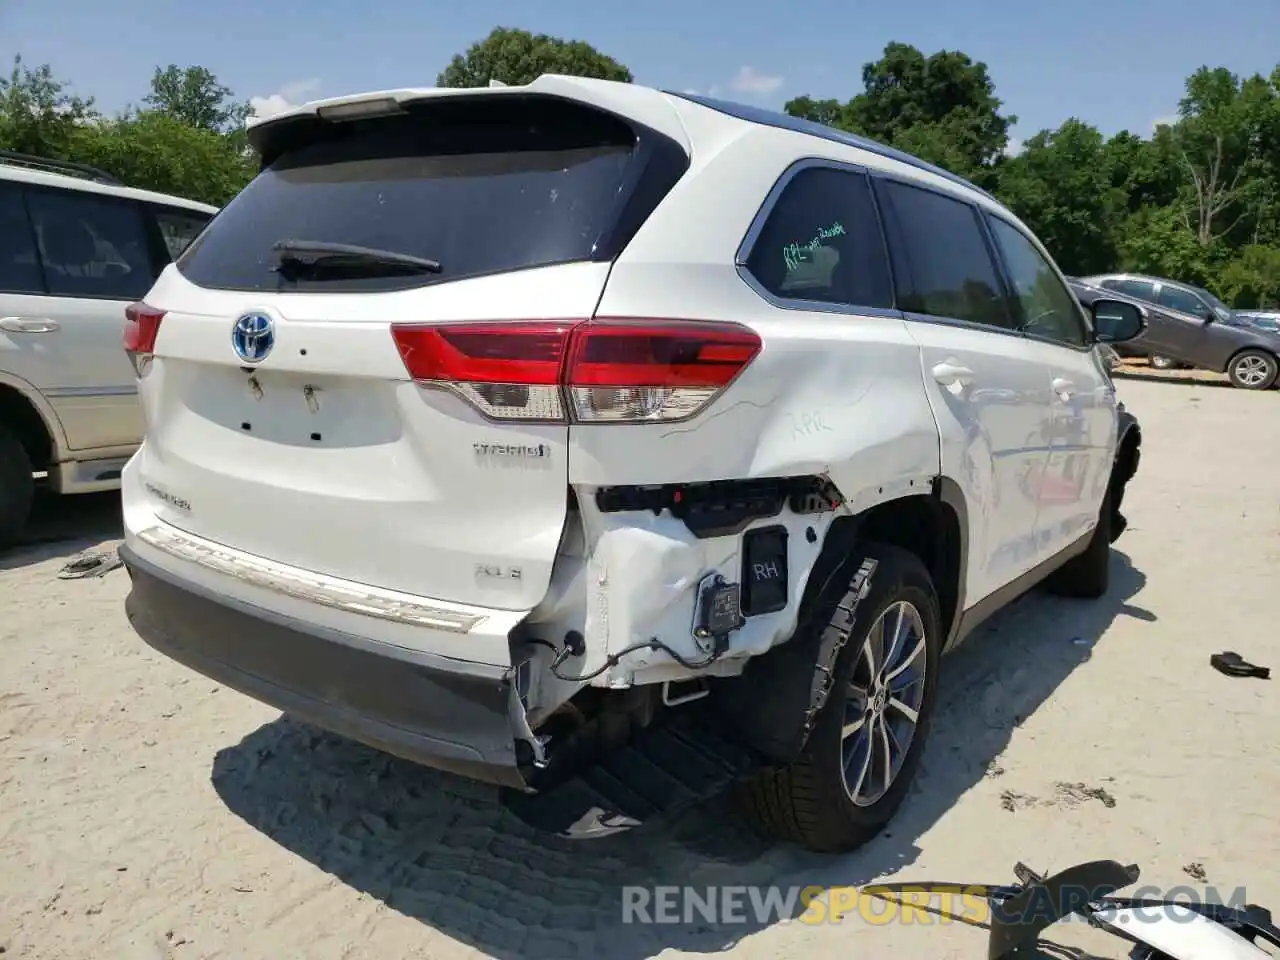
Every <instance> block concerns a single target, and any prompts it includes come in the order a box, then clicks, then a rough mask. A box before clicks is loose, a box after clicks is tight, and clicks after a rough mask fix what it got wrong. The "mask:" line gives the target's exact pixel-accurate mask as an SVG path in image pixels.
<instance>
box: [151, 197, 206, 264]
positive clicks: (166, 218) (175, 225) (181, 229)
mask: <svg viewBox="0 0 1280 960" xmlns="http://www.w3.org/2000/svg"><path fill="white" fill-rule="evenodd" d="M151 211H152V213H154V214H155V216H156V222H157V223H159V224H160V234H161V236H163V237H164V245H165V247H166V249H168V251H169V259H171V260H177V259H178V257H180V256H181V255H182V252H183V251H184V250H186V249H187V247H189V246H190V245H191V241H192V240H194V239H195V238H196V237H198V236H199V235H200V231H201V230H203V229H204V227H205V224H206V223H208V222H209V214H207V213H200V212H199V211H196V210H178V209H176V208H174V207H151Z"/></svg>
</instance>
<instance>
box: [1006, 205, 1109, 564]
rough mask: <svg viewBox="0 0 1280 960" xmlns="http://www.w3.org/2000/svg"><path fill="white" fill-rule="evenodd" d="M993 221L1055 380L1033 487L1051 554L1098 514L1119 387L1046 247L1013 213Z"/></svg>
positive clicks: (1025, 323) (1020, 308)
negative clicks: (1043, 457) (1041, 465)
mask: <svg viewBox="0 0 1280 960" xmlns="http://www.w3.org/2000/svg"><path fill="white" fill-rule="evenodd" d="M987 223H988V224H989V226H990V229H991V236H992V239H993V240H994V241H995V247H996V251H997V253H998V255H999V257H1000V260H1001V262H1002V265H1003V267H1004V271H1005V276H1006V278H1007V281H1008V284H1009V286H1010V288H1011V292H1012V294H1013V307H1014V312H1015V314H1016V315H1017V318H1018V326H1019V327H1020V329H1021V330H1022V331H1023V333H1024V334H1025V336H1026V355H1027V357H1028V359H1029V360H1032V361H1033V362H1035V363H1036V364H1037V366H1039V367H1040V369H1041V370H1043V371H1044V374H1043V376H1045V378H1046V380H1048V381H1049V383H1048V384H1047V386H1048V391H1047V392H1048V401H1049V404H1048V406H1049V417H1048V419H1047V420H1046V426H1047V430H1046V431H1045V433H1044V436H1043V442H1044V445H1045V447H1046V448H1047V452H1048V460H1047V463H1046V466H1045V469H1044V472H1043V474H1042V475H1041V476H1040V477H1039V478H1038V480H1037V481H1036V483H1035V484H1034V485H1033V487H1032V489H1031V491H1030V492H1031V493H1032V494H1033V495H1034V497H1035V501H1036V555H1037V559H1038V560H1040V561H1044V560H1048V559H1050V558H1051V557H1054V556H1056V555H1057V554H1058V553H1060V552H1061V551H1062V550H1064V549H1065V548H1066V547H1068V546H1069V545H1071V543H1073V542H1074V541H1076V540H1077V539H1079V538H1080V536H1081V535H1082V534H1083V533H1084V532H1085V531H1087V530H1088V529H1089V528H1090V527H1091V526H1092V525H1093V523H1094V522H1095V521H1096V520H1097V518H1098V508H1099V506H1100V505H1101V499H1102V495H1103V493H1104V491H1105V489H1106V484H1107V479H1108V477H1109V476H1110V471H1111V462H1112V459H1113V455H1114V451H1115V441H1116V397H1115V388H1114V387H1113V386H1112V383H1111V378H1110V377H1109V376H1108V375H1107V374H1106V372H1105V370H1104V369H1103V367H1102V360H1101V358H1100V357H1099V355H1098V351H1096V350H1095V349H1093V347H1094V344H1093V336H1092V332H1091V329H1090V327H1089V325H1088V324H1087V323H1086V321H1085V315H1084V313H1083V311H1082V309H1081V307H1080V302H1079V301H1078V300H1077V299H1076V298H1075V297H1074V296H1073V295H1072V294H1071V291H1070V290H1069V289H1068V288H1067V285H1066V283H1065V282H1064V281H1063V279H1062V277H1061V275H1060V274H1059V273H1058V271H1057V270H1056V269H1055V268H1054V267H1053V265H1052V263H1051V262H1050V260H1049V258H1048V256H1047V255H1046V254H1045V252H1044V251H1043V250H1042V249H1041V248H1040V246H1039V245H1038V244H1037V243H1036V242H1035V241H1034V240H1033V239H1032V238H1031V237H1030V236H1029V235H1028V234H1027V233H1025V232H1024V231H1023V230H1022V228H1021V227H1019V226H1017V225H1015V224H1014V223H1013V222H1011V221H1010V220H1006V219H1004V218H1003V217H998V216H995V215H992V214H988V215H987Z"/></svg>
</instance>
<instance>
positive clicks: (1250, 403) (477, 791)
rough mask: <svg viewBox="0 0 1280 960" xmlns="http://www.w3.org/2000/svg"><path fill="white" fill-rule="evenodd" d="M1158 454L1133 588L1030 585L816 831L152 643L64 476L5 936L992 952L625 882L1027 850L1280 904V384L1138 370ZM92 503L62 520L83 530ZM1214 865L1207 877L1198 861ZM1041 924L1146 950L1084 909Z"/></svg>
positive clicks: (369, 952) (258, 951)
mask: <svg viewBox="0 0 1280 960" xmlns="http://www.w3.org/2000/svg"><path fill="white" fill-rule="evenodd" d="M1119 391H1120V394H1121V397H1122V399H1124V400H1125V401H1126V402H1127V403H1128V404H1129V406H1130V407H1131V408H1132V409H1133V410H1134V411H1135V412H1137V414H1138V415H1139V416H1140V417H1141V420H1142V424H1143V427H1144V432H1145V446H1144V455H1143V461H1142V469H1141V473H1140V474H1139V476H1138V478H1137V480H1136V483H1135V484H1134V486H1133V487H1132V488H1131V493H1130V496H1129V498H1128V499H1127V500H1126V504H1125V507H1126V512H1127V513H1128V515H1129V517H1130V520H1131V527H1130V530H1129V532H1128V533H1126V534H1125V536H1124V537H1123V538H1122V539H1121V540H1120V541H1119V543H1118V544H1117V550H1116V552H1115V554H1114V557H1113V563H1114V567H1113V572H1112V583H1113V588H1112V591H1111V594H1110V595H1109V596H1108V597H1107V598H1106V599H1104V600H1103V601H1101V602H1095V603H1080V602H1070V601H1065V600H1058V599H1053V598H1048V597H1046V596H1044V595H1041V594H1037V593H1033V594H1030V595H1028V596H1027V597H1026V598H1024V599H1023V600H1021V601H1019V602H1018V603H1016V604H1015V605H1014V606H1012V607H1011V608H1010V609H1008V610H1007V611H1005V612H1003V613H1001V614H1000V615H998V616H997V617H996V618H995V619H994V620H993V621H992V622H990V624H989V626H987V627H986V628H984V629H983V630H982V632H981V633H980V634H979V635H976V636H975V637H973V639H972V640H971V641H970V642H969V643H968V644H967V645H966V646H965V647H964V648H963V649H962V650H961V651H959V652H958V653H956V654H955V655H954V656H953V657H951V658H948V661H947V662H946V663H945V669H944V675H943V678H942V692H941V700H940V706H939V713H938V716H937V719H936V721H935V724H934V730H933V733H932V736H931V739H930V741H929V744H928V749H927V753H926V756H925V759H924V765H923V769H922V774H921V776H920V777H919V779H918V781H917V784H916V787H915V789H914V791H913V793H912V795H911V796H910V798H909V799H908V801H907V803H906V805H905V806H904V808H903V809H902V811H901V813H900V814H899V816H898V818H897V819H896V821H895V822H894V824H893V825H892V827H891V829H890V830H889V831H888V832H887V833H886V834H884V835H883V836H882V837H880V838H879V839H877V840H876V841H874V842H873V843H871V844H870V845H869V846H868V847H866V848H864V849H863V850H862V851H860V852H858V853H857V854H855V855H851V856H847V857H839V858H830V857H827V858H818V857H813V856H810V855H807V854H804V853H802V852H800V851H797V850H795V849H794V848H790V847H786V846H769V845H767V844H765V843H763V842H762V841H760V840H757V839H755V838H753V837H752V835H751V834H750V833H749V832H747V831H746V830H745V828H744V827H743V826H742V825H741V824H740V822H739V821H738V820H736V819H735V818H734V817H733V816H732V814H731V812H729V811H728V810H727V809H725V808H724V806H723V805H721V804H712V805H709V806H708V807H706V808H704V809H701V810H698V811H696V812H695V813H693V814H690V815H688V816H687V817H686V818H685V819H684V820H683V821H681V822H679V823H676V824H674V825H671V826H670V827H668V828H664V829H663V830H661V831H659V832H658V833H656V834H655V835H645V836H642V837H635V836H622V837H618V838H613V839H611V840H604V841H598V842H595V843H591V844H588V845H578V846H573V845H569V844H566V843H562V842H559V841H555V840H549V839H546V838H543V837H540V836H538V835H535V834H533V833H532V832H530V831H529V830H527V829H525V828H524V827H522V826H521V825H519V824H517V823H515V822H513V821H512V820H511V819H510V818H509V817H508V816H507V815H506V814H504V813H503V812H502V811H501V810H500V809H499V808H498V807H497V806H496V804H495V803H494V800H493V796H492V794H491V792H490V791H489V790H488V789H487V788H485V787H482V786H476V785H472V784H468V783H465V782H461V781H458V780H455V779H452V778H449V777H445V776H441V775H437V774H435V773H433V772H431V771H427V770H423V769H420V768H415V767H413V766H411V765H409V764H406V763H402V762H399V761H396V760H392V759H389V758H387V757H385V756H382V755H379V754H377V753H375V752H373V751H370V750H367V749H364V748H363V747H360V746H356V745H353V744H350V743H346V742H342V741H339V740H336V739H334V738H331V737H328V736H326V735H323V734H320V733H317V732H314V731H312V730H310V729H307V728H305V727H302V726H299V725H296V724H294V723H292V722H290V721H288V720H287V719H283V718H281V717H280V715H279V714H278V713H277V712H275V711H272V710H270V709H267V708H266V707H263V706H261V705H259V704H257V703H254V702H253V701H250V700H248V699H246V698H244V697H241V696H239V695H238V694H236V693H234V692H232V691H230V690H227V689H220V688H219V687H218V686H217V685H215V684H213V683H211V682H209V681H207V680H204V679H202V678H201V677H199V676H197V675H195V674H193V673H190V672H188V671H187V670H185V669H184V668H182V667H179V666H177V665H176V664H173V663H171V662H169V661H167V660H165V659H163V658H161V657H160V656H158V655H156V654H154V653H152V652H150V651H149V649H148V648H147V647H145V646H144V645H143V644H142V643H141V642H140V641H138V640H137V639H136V638H135V637H134V635H133V634H132V633H131V632H130V630H129V628H128V626H127V624H126V621H125V617H124V613H123V610H122V602H121V601H122V599H123V597H124V595H125V593H126V590H127V576H126V575H125V574H124V572H123V571H121V570H115V571H113V572H111V573H109V574H107V575H105V576H104V577H102V578H100V579H80V580H60V579H58V572H59V570H60V569H61V568H62V566H63V565H64V564H65V563H66V562H67V560H68V559H69V558H70V557H72V556H74V555H76V554H77V553H78V552H79V551H81V550H84V549H109V548H111V547H113V546H114V545H115V543H116V542H117V540H118V537H119V519H118V515H117V514H116V512H115V508H114V503H113V500H112V498H110V497H105V498H99V499H97V500H90V501H82V502H81V503H79V504H77V505H76V506H75V507H68V506H67V505H65V504H63V505H49V506H48V507H46V510H45V513H44V518H43V520H42V522H41V523H40V524H38V525H37V528H36V533H37V535H38V536H41V537H45V538H48V541H47V542H44V543H37V544H33V545H31V546H28V547H25V548H21V549H19V550H17V551H16V552H12V553H10V554H7V555H5V556H3V557H0V864H2V866H0V948H3V950H2V952H3V953H4V955H5V958H6V960H7V958H8V957H22V958H28V957H30V958H39V960H59V958H91V957H92V958H122V960H123V958H134V957H138V958H164V957H174V958H203V957H224V958H237V960H238V958H264V960H265V958H271V960H279V958H282V957H290V958H293V957H299V958H301V957H307V958H320V960H325V958H371V960H372V958H378V960H390V958H400V957H421V958H456V957H471V956H484V955H488V956H493V957H499V958H504V960H506V958H535V960H537V958H544V957H545V958H561V957H563V958H574V957H584V958H585V957H617V958H622V960H636V958H640V957H649V956H655V955H659V954H661V955H663V956H673V955H675V954H679V953H690V954H709V953H716V952H722V951H729V950H732V951H733V952H734V953H735V954H736V955H738V956H741V957H746V958H754V957H759V958H765V957H778V958H790V957H800V956H805V957H825V956H830V957H848V956H864V957H865V956H870V957H876V958H887V957H890V956H897V957H909V958H914V957H921V958H924V957H929V958H952V957H955V958H960V957H965V958H978V957H982V956H985V936H986V934H985V932H984V931H983V930H981V929H975V928H973V927H970V926H966V925H964V924H962V923H958V922H953V923H949V924H942V923H941V922H940V921H938V920H937V919H936V918H935V919H934V920H933V922H931V923H928V924H925V923H921V922H916V923H912V924H906V923H894V924H889V925H884V924H877V923H871V922H868V921H867V920H866V919H864V918H861V917H859V916H858V915H857V914H856V912H855V915H853V916H850V917H847V918H846V919H845V920H844V922H843V923H840V924H829V923H824V924H816V925H810V924H807V923H803V922H800V921H798V920H795V919H792V920H790V921H788V922H771V923H760V922H756V921H755V920H752V921H750V922H747V923H737V924H735V923H718V924H708V923H705V922H701V921H699V920H697V919H696V918H695V920H694V922H691V923H689V924H683V923H680V924H675V925H637V924H627V923H624V922H623V915H622V909H621V893H620V888H621V886H622V885H624V884H625V885H646V886H654V885H671V884H681V883H685V884H693V885H696V886H700V887H705V886H708V885H723V884H779V885H801V886H803V885H809V884H821V885H845V884H852V885H856V884H863V883H866V882H868V881H871V880H874V879H877V878H890V877H891V878H893V879H896V880H901V881H911V880H922V879H934V880H947V881H956V880H958V881H981V880H987V881H992V882H1004V881H1006V880H1010V879H1012V876H1011V868H1012V865H1013V863H1014V862H1015V861H1016V860H1025V861H1026V862H1028V863H1029V864H1031V865H1032V866H1034V867H1036V868H1038V869H1048V870H1055V869H1060V868H1062V867H1064V866H1067V865H1069V864H1071V863H1074V862H1077V861H1081V860H1085V859H1093V858H1110V857H1114V858H1116V859H1119V860H1121V861H1123V862H1136V863H1138V864H1140V865H1141V866H1142V868H1143V880H1142V882H1143V883H1150V884H1155V885H1158V886H1160V887H1163V888H1170V887H1175V886H1180V885H1190V886H1193V887H1196V888H1198V889H1201V890H1202V889H1203V887H1204V885H1205V884H1206V883H1207V884H1212V885H1214V886H1215V887H1217V888H1218V889H1219V890H1220V891H1222V895H1223V897H1224V899H1227V898H1228V897H1229V894H1230V892H1231V891H1233V890H1234V889H1235V888H1237V887H1240V886H1244V887H1245V888H1246V890H1247V895H1248V897H1249V899H1250V900H1252V901H1254V902H1261V903H1264V904H1270V905H1271V906H1272V907H1277V908H1280V830H1277V827H1276V813H1275V811H1276V798H1277V796H1280V741H1278V738H1277V737H1276V732H1277V731H1278V730H1280V705H1278V704H1280V698H1278V697H1277V689H1278V688H1277V686H1276V684H1277V683H1280V676H1277V678H1276V679H1275V680H1272V681H1262V680H1245V679H1230V678H1227V677H1224V676H1221V675H1220V674H1218V673H1216V672H1214V671H1213V670H1212V669H1211V668H1210V667H1209V663H1208V660H1209V655H1210V654H1211V653H1213V652H1215V651H1218V650H1222V649H1234V650H1237V651H1238V652H1239V653H1241V654H1242V655H1243V656H1245V657H1246V658H1248V659H1250V660H1253V661H1254V662H1257V663H1262V664H1267V665H1271V666H1272V667H1274V668H1277V669H1280V630H1278V629H1277V619H1276V609H1277V607H1276V599H1275V598H1276V591H1277V587H1276V582H1277V574H1278V573H1280V395H1277V394H1276V393H1274V392H1273V393H1269V394H1262V395H1259V394H1254V393H1247V392H1243V391H1239V390H1231V389H1218V388H1214V387H1209V386H1202V385H1194V384H1186V383H1159V382H1138V381H1130V380H1126V381H1124V382H1122V383H1120V385H1119ZM68 536H71V537H78V538H80V539H76V540H69V541H68V540H61V541H58V540H56V538H58V537H68ZM1201 871H1203V874H1202V875H1203V876H1204V877H1206V878H1207V879H1205V880H1203V881H1199V880H1197V879H1194V878H1193V876H1192V875H1193V874H1197V875H1199V874H1200V873H1201ZM1050 934H1051V935H1052V941H1050V942H1046V943H1045V944H1044V945H1043V949H1044V952H1045V955H1046V956H1053V957H1070V958H1073V960H1083V958H1087V957H1091V956H1101V957H1122V956H1124V954H1125V949H1124V945H1123V944H1121V943H1119V941H1111V940H1109V939H1107V938H1105V937H1102V936H1101V935H1100V934H1098V933H1097V932H1096V931H1092V930H1089V929H1088V928H1086V927H1083V926H1082V925H1079V924H1072V925H1059V926H1058V927H1055V928H1053V929H1052V930H1051V931H1050Z"/></svg>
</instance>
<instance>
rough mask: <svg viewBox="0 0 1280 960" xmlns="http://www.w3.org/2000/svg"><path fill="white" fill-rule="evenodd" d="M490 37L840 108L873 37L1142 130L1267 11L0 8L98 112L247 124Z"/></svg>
mask: <svg viewBox="0 0 1280 960" xmlns="http://www.w3.org/2000/svg"><path fill="white" fill-rule="evenodd" d="M495 26H508V27H521V28H524V29H526V30H531V31H533V32H536V33H549V34H552V35H554V36H559V37H563V38H565V39H576V40H585V41H586V42H588V43H590V44H592V45H593V46H595V47H596V48H597V49H599V50H601V51H602V52H604V53H607V54H609V55H610V56H612V57H614V58H615V59H616V60H619V61H620V62H622V63H624V64H625V65H626V66H628V67H629V68H630V69H631V72H632V73H633V74H634V76H635V79H636V81H637V82H639V83H644V84H648V85H651V86H657V87H662V88H665V89H673V90H696V91H698V92H701V93H711V94H712V95H715V96H721V97H725V98H727V99H733V100H741V101H743V102H747V103H752V104H755V105H759V106H764V107H770V108H775V109H780V108H781V106H782V104H783V103H785V102H786V101H787V100H788V99H790V98H792V97H795V96H800V95H802V94H808V95H810V96H813V97H817V98H826V97H837V98H839V99H842V100H844V99H848V98H849V97H851V96H853V95H854V94H856V93H857V92H858V91H859V90H860V89H861V70H862V65H863V64H864V63H865V62H867V61H869V60H874V59H876V58H877V57H878V56H879V54H880V52H881V51H882V50H883V48H884V45H885V44H886V43H888V42H890V41H894V40H897V41H901V42H904V43H910V44H913V45H915V46H916V47H918V48H920V49H921V50H923V51H924V52H926V53H932V52H936V51H938V50H943V49H945V50H962V51H964V52H965V53H967V54H969V56H970V57H972V58H973V59H975V60H980V61H983V62H985V63H986V64H987V67H988V69H989V71H990V74H991V77H992V79H993V80H994V82H995V86H996V93H997V95H998V96H999V97H1000V98H1001V99H1002V100H1003V101H1004V110H1005V112H1006V113H1012V114H1014V115H1016V116H1017V117H1018V123H1017V125H1016V126H1015V128H1014V137H1015V139H1017V140H1021V139H1025V138H1026V137H1028V136H1030V135H1031V134H1032V133H1035V132H1036V131H1037V130H1040V129H1044V128H1052V127H1056V126H1058V125H1059V124H1060V123H1062V122H1063V121H1064V120H1066V119H1068V118H1069V117H1072V116H1075V117H1079V118H1080V119H1082V120H1085V121H1088V122H1090V123H1093V124H1094V125H1096V126H1098V127H1099V128H1101V129H1102V131H1103V132H1104V133H1107V134H1112V133H1115V132H1118V131H1119V130H1122V129H1128V130H1131V131H1132V132H1134V133H1138V134H1142V135H1147V134H1149V133H1150V132H1151V130H1152V128H1153V125H1154V124H1155V123H1157V122H1161V121H1167V120H1169V119H1170V118H1172V117H1173V116H1174V115H1175V114H1176V111H1177V105H1178V99H1179V97H1180V96H1181V95H1182V89H1183V83H1184V81H1185V79H1186V77H1187V75H1188V74H1190V73H1191V72H1192V71H1193V70H1195V69H1196V68H1197V67H1199V66H1201V65H1205V64H1207V65H1210V66H1225V67H1228V68H1230V69H1231V70H1232V71H1234V72H1236V73H1239V74H1251V73H1255V72H1261V73H1264V74H1269V73H1270V72H1271V71H1272V70H1273V69H1274V68H1275V67H1276V66H1277V65H1278V64H1280V44H1277V43H1276V38H1277V37H1280V0H1215V2H1211V3H1205V2H1204V0H1072V2H1069V3H1058V2H1051V0H985V2H984V3H957V2H954V0H950V2H949V0H897V2H895V0H888V2H885V0H875V2H869V0H789V2H783V0H732V2H731V0H646V2H643V3H637V4H634V5H632V4H626V3H623V2H621V0H613V2H612V3H610V2H607V0H454V2H443V0H380V2H372V0H365V2H363V3H345V2H338V0H310V2H306V0H265V2H264V0H203V2H199V3H197V2H192V0H168V2H158V0H109V2H102V0H0V56H3V57H4V58H6V62H8V61H11V59H12V57H13V55H14V54H21V55H22V57H23V59H24V60H25V61H26V62H27V63H29V64H31V65H38V64H42V63H48V64H50V65H51V66H52V68H53V70H54V73H55V74H56V75H57V76H58V77H59V78H61V79H63V80H65V81H67V82H68V83H70V84H71V87H72V89H73V90H74V91H75V92H76V93H79V94H82V95H86V96H93V97H94V98H95V99H96V101H97V105H98V107H99V109H101V110H103V111H104V112H108V113H110V112H115V111H117V110H120V109H122V108H124V107H125V106H127V105H129V104H133V103H137V102H139V101H140V100H141V98H142V97H143V96H144V95H145V94H146V91H147V85H148V81H149V80H150V78H151V73H152V71H153V69H154V68H155V67H156V66H157V65H167V64H169V63H177V64H179V65H181V66H187V65H191V64H198V65H201V66H205V67H208V68H209V69H210V70H212V71H213V72H214V73H215V74H216V75H217V76H218V78H219V79H220V80H221V81H222V82H223V83H224V84H226V85H227V86H229V87H231V88H232V89H233V90H234V91H235V92H236V94H237V96H239V97H241V98H244V99H250V98H252V99H253V103H254V105H255V108H256V109H257V110H258V112H259V113H263V114H265V113H268V112H272V111H273V110H275V109H279V108H281V107H283V106H284V105H287V104H290V103H299V102H303V101H306V100H310V99H315V98H317V97H323V96H338V95H341V94H347V93H356V92H360V91H367V90H378V89H390V88H395V87H412V86H431V85H433V84H434V83H435V78H436V76H437V74H438V73H439V72H440V70H441V69H442V68H443V67H444V66H445V65H446V64H447V63H448V62H449V60H450V58H451V57H452V56H453V55H454V54H455V53H460V52H462V51H464V50H465V49H466V48H467V47H468V46H469V45H470V44H472V43H473V42H475V41H477V40H479V39H481V38H483V37H484V36H485V35H486V34H487V33H488V32H489V30H491V29H492V28H493V27H495Z"/></svg>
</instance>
